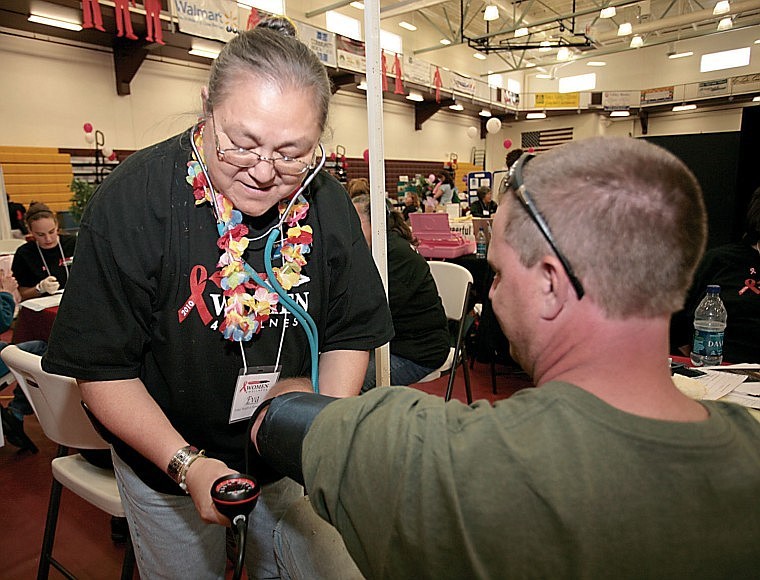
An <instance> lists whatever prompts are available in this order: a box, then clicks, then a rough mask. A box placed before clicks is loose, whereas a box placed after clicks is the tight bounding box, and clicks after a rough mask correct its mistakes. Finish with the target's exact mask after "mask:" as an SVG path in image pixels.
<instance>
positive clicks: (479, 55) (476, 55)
mask: <svg viewBox="0 0 760 580" xmlns="http://www.w3.org/2000/svg"><path fill="white" fill-rule="evenodd" d="M472 57H473V58H477V59H478V60H485V59H486V55H485V54H483V53H482V52H473V53H472Z"/></svg>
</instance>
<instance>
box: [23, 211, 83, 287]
mask: <svg viewBox="0 0 760 580" xmlns="http://www.w3.org/2000/svg"><path fill="white" fill-rule="evenodd" d="M26 225H27V227H28V228H29V232H30V234H31V235H32V238H33V239H32V240H31V241H28V242H27V243H25V244H24V245H23V246H21V247H19V248H18V249H17V250H16V253H15V254H14V256H13V265H12V266H11V269H12V270H13V275H14V276H15V277H16V280H18V292H19V294H20V295H21V299H22V300H28V299H29V298H38V297H39V296H43V295H45V294H54V293H55V292H56V291H58V290H59V289H60V290H62V289H63V288H65V287H66V282H67V281H68V279H69V269H70V268H71V264H72V262H73V260H74V250H75V248H76V238H75V237H74V236H70V235H68V234H59V233H58V220H57V219H56V216H55V214H54V213H53V212H52V211H50V208H49V207H48V206H46V205H45V204H44V203H33V204H32V205H30V206H29V210H28V211H27V212H26Z"/></svg>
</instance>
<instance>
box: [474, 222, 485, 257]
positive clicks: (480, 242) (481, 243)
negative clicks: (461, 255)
mask: <svg viewBox="0 0 760 580" xmlns="http://www.w3.org/2000/svg"><path fill="white" fill-rule="evenodd" d="M487 250H488V244H487V242H486V234H485V232H484V231H483V228H480V230H478V237H476V238H475V255H476V256H477V257H478V258H483V259H485V257H486V251H487Z"/></svg>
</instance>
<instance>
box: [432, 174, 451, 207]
mask: <svg viewBox="0 0 760 580" xmlns="http://www.w3.org/2000/svg"><path fill="white" fill-rule="evenodd" d="M437 178H438V181H437V182H436V184H435V186H434V187H433V199H435V201H436V202H438V204H439V205H447V204H449V203H451V202H452V201H453V199H454V180H453V179H452V177H451V174H450V173H449V172H448V171H441V172H439V173H438V174H437Z"/></svg>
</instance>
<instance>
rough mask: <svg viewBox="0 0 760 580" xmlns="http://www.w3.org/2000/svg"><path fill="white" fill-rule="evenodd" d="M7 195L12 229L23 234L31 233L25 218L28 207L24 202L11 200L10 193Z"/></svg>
mask: <svg viewBox="0 0 760 580" xmlns="http://www.w3.org/2000/svg"><path fill="white" fill-rule="evenodd" d="M6 196H7V198H8V218H9V219H10V222H11V230H18V232H19V233H20V234H21V235H22V236H25V235H26V234H27V233H29V230H28V229H27V227H26V221H25V219H24V218H25V217H26V208H25V207H24V204H23V203H18V202H15V201H11V196H10V195H7V194H6ZM15 235H16V234H14V236H15Z"/></svg>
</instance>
